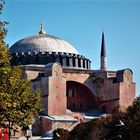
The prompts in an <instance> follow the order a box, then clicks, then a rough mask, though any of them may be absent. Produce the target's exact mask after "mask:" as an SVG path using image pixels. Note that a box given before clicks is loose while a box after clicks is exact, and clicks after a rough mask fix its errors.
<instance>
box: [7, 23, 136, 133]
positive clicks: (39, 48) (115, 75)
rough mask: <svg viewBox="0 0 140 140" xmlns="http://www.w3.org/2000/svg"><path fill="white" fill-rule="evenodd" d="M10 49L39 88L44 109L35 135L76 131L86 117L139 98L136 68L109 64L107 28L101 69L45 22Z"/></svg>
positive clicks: (127, 103) (14, 59) (102, 42)
mask: <svg viewBox="0 0 140 140" xmlns="http://www.w3.org/2000/svg"><path fill="white" fill-rule="evenodd" d="M87 51H88V50H87ZM10 52H11V55H12V65H22V67H23V72H24V74H23V76H24V77H26V78H27V79H28V80H30V81H31V82H32V90H37V89H39V90H40V94H41V95H40V96H41V103H42V105H43V108H44V111H43V112H41V113H40V116H39V117H38V118H36V119H35V120H34V122H33V126H32V129H33V134H38V135H41V134H43V133H44V132H46V131H48V130H51V129H56V128H65V129H68V130H71V129H72V128H73V127H75V126H76V125H77V124H78V123H80V121H82V120H84V119H86V118H87V119H89V118H94V117H98V116H99V115H97V114H103V113H111V112H112V110H113V109H114V108H116V107H128V106H129V105H131V104H132V102H133V100H134V99H135V88H136V84H135V83H134V82H133V72H132V70H131V69H129V68H124V69H122V70H116V71H111V70H108V69H107V54H106V47H105V35H104V32H102V40H101V54H100V68H99V69H97V70H94V69H91V61H90V60H89V59H88V58H87V56H86V57H85V56H83V55H82V54H80V53H79V52H78V51H77V50H76V48H74V47H73V46H72V45H71V44H70V43H68V42H67V41H65V40H63V39H61V38H58V37H54V36H51V35H48V34H47V33H46V32H45V30H44V27H43V23H41V29H40V31H39V34H38V35H36V36H30V37H26V38H23V39H21V40H19V41H17V42H16V43H14V44H13V45H12V46H11V47H10ZM116 57H117V56H116Z"/></svg>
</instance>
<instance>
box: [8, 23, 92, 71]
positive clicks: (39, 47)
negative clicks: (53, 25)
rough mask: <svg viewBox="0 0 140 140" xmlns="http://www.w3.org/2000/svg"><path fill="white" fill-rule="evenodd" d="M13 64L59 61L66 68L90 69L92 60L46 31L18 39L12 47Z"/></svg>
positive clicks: (42, 29)
mask: <svg viewBox="0 0 140 140" xmlns="http://www.w3.org/2000/svg"><path fill="white" fill-rule="evenodd" d="M10 52H11V56H12V59H11V64H12V65H29V64H35V65H46V64H49V63H55V62H57V63H59V64H61V66H62V67H64V68H76V69H77V68H78V69H79V68H80V69H90V63H91V62H90V60H89V59H87V58H85V57H84V56H82V55H80V54H79V53H78V51H77V50H76V49H75V48H74V47H73V46H72V45H71V44H69V43H68V42H66V41H65V40H63V39H60V38H58V37H54V36H50V35H48V34H46V33H45V30H44V28H43V23H41V30H40V31H39V35H36V36H30V37H27V38H24V39H21V40H19V41H17V42H16V43H15V44H14V45H12V46H11V47H10Z"/></svg>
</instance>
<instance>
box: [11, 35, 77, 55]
mask: <svg viewBox="0 0 140 140" xmlns="http://www.w3.org/2000/svg"><path fill="white" fill-rule="evenodd" d="M10 51H11V52H13V53H19V52H65V53H73V54H79V53H78V51H77V50H76V49H75V48H74V47H73V46H72V45H71V44H69V43H68V42H66V41H65V40H63V39H60V38H57V37H54V36H50V35H45V34H39V35H37V36H30V37H27V38H24V39H21V40H19V41H17V42H16V43H15V44H14V45H12V46H11V48H10Z"/></svg>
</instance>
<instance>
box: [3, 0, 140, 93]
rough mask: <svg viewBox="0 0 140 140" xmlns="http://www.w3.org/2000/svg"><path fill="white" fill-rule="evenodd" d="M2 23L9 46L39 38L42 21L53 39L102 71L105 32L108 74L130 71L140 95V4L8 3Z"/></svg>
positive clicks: (35, 0)
mask: <svg viewBox="0 0 140 140" xmlns="http://www.w3.org/2000/svg"><path fill="white" fill-rule="evenodd" d="M2 19H3V20H6V21H8V22H9V23H10V24H9V25H8V26H7V28H8V30H9V31H8V35H7V38H6V42H7V43H8V44H9V46H11V45H12V44H13V43H15V42H16V41H18V40H19V39H22V38H24V37H27V36H31V35H37V34H38V31H39V30H40V21H41V19H43V20H44V27H45V30H46V32H47V34H49V35H53V36H57V37H60V38H63V39H64V40H66V41H68V42H69V43H71V44H72V45H73V46H74V47H75V48H76V49H77V50H78V51H79V52H80V53H81V54H82V55H84V56H86V57H88V58H89V59H90V60H91V61H92V69H99V67H100V46H101V33H102V28H103V30H104V32H105V43H106V49H107V61H108V70H119V69H124V68H130V69H132V70H133V73H134V76H133V77H134V78H133V79H134V82H136V84H137V95H139V94H140V43H139V42H140V1H131V0H129V1H127V0H125V1H120V0H118V1H117V0H115V1H113V0H112V1H107V0H104V1H102V0H98V1H94V0H90V1H88V0H77V1H76V0H63V1H61V0H7V2H6V5H5V7H4V11H3V14H2Z"/></svg>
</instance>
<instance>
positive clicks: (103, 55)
mask: <svg viewBox="0 0 140 140" xmlns="http://www.w3.org/2000/svg"><path fill="white" fill-rule="evenodd" d="M100 57H101V62H100V63H101V68H100V69H101V70H107V57H106V48H105V38H104V32H103V31H102V43H101V56H100Z"/></svg>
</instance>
